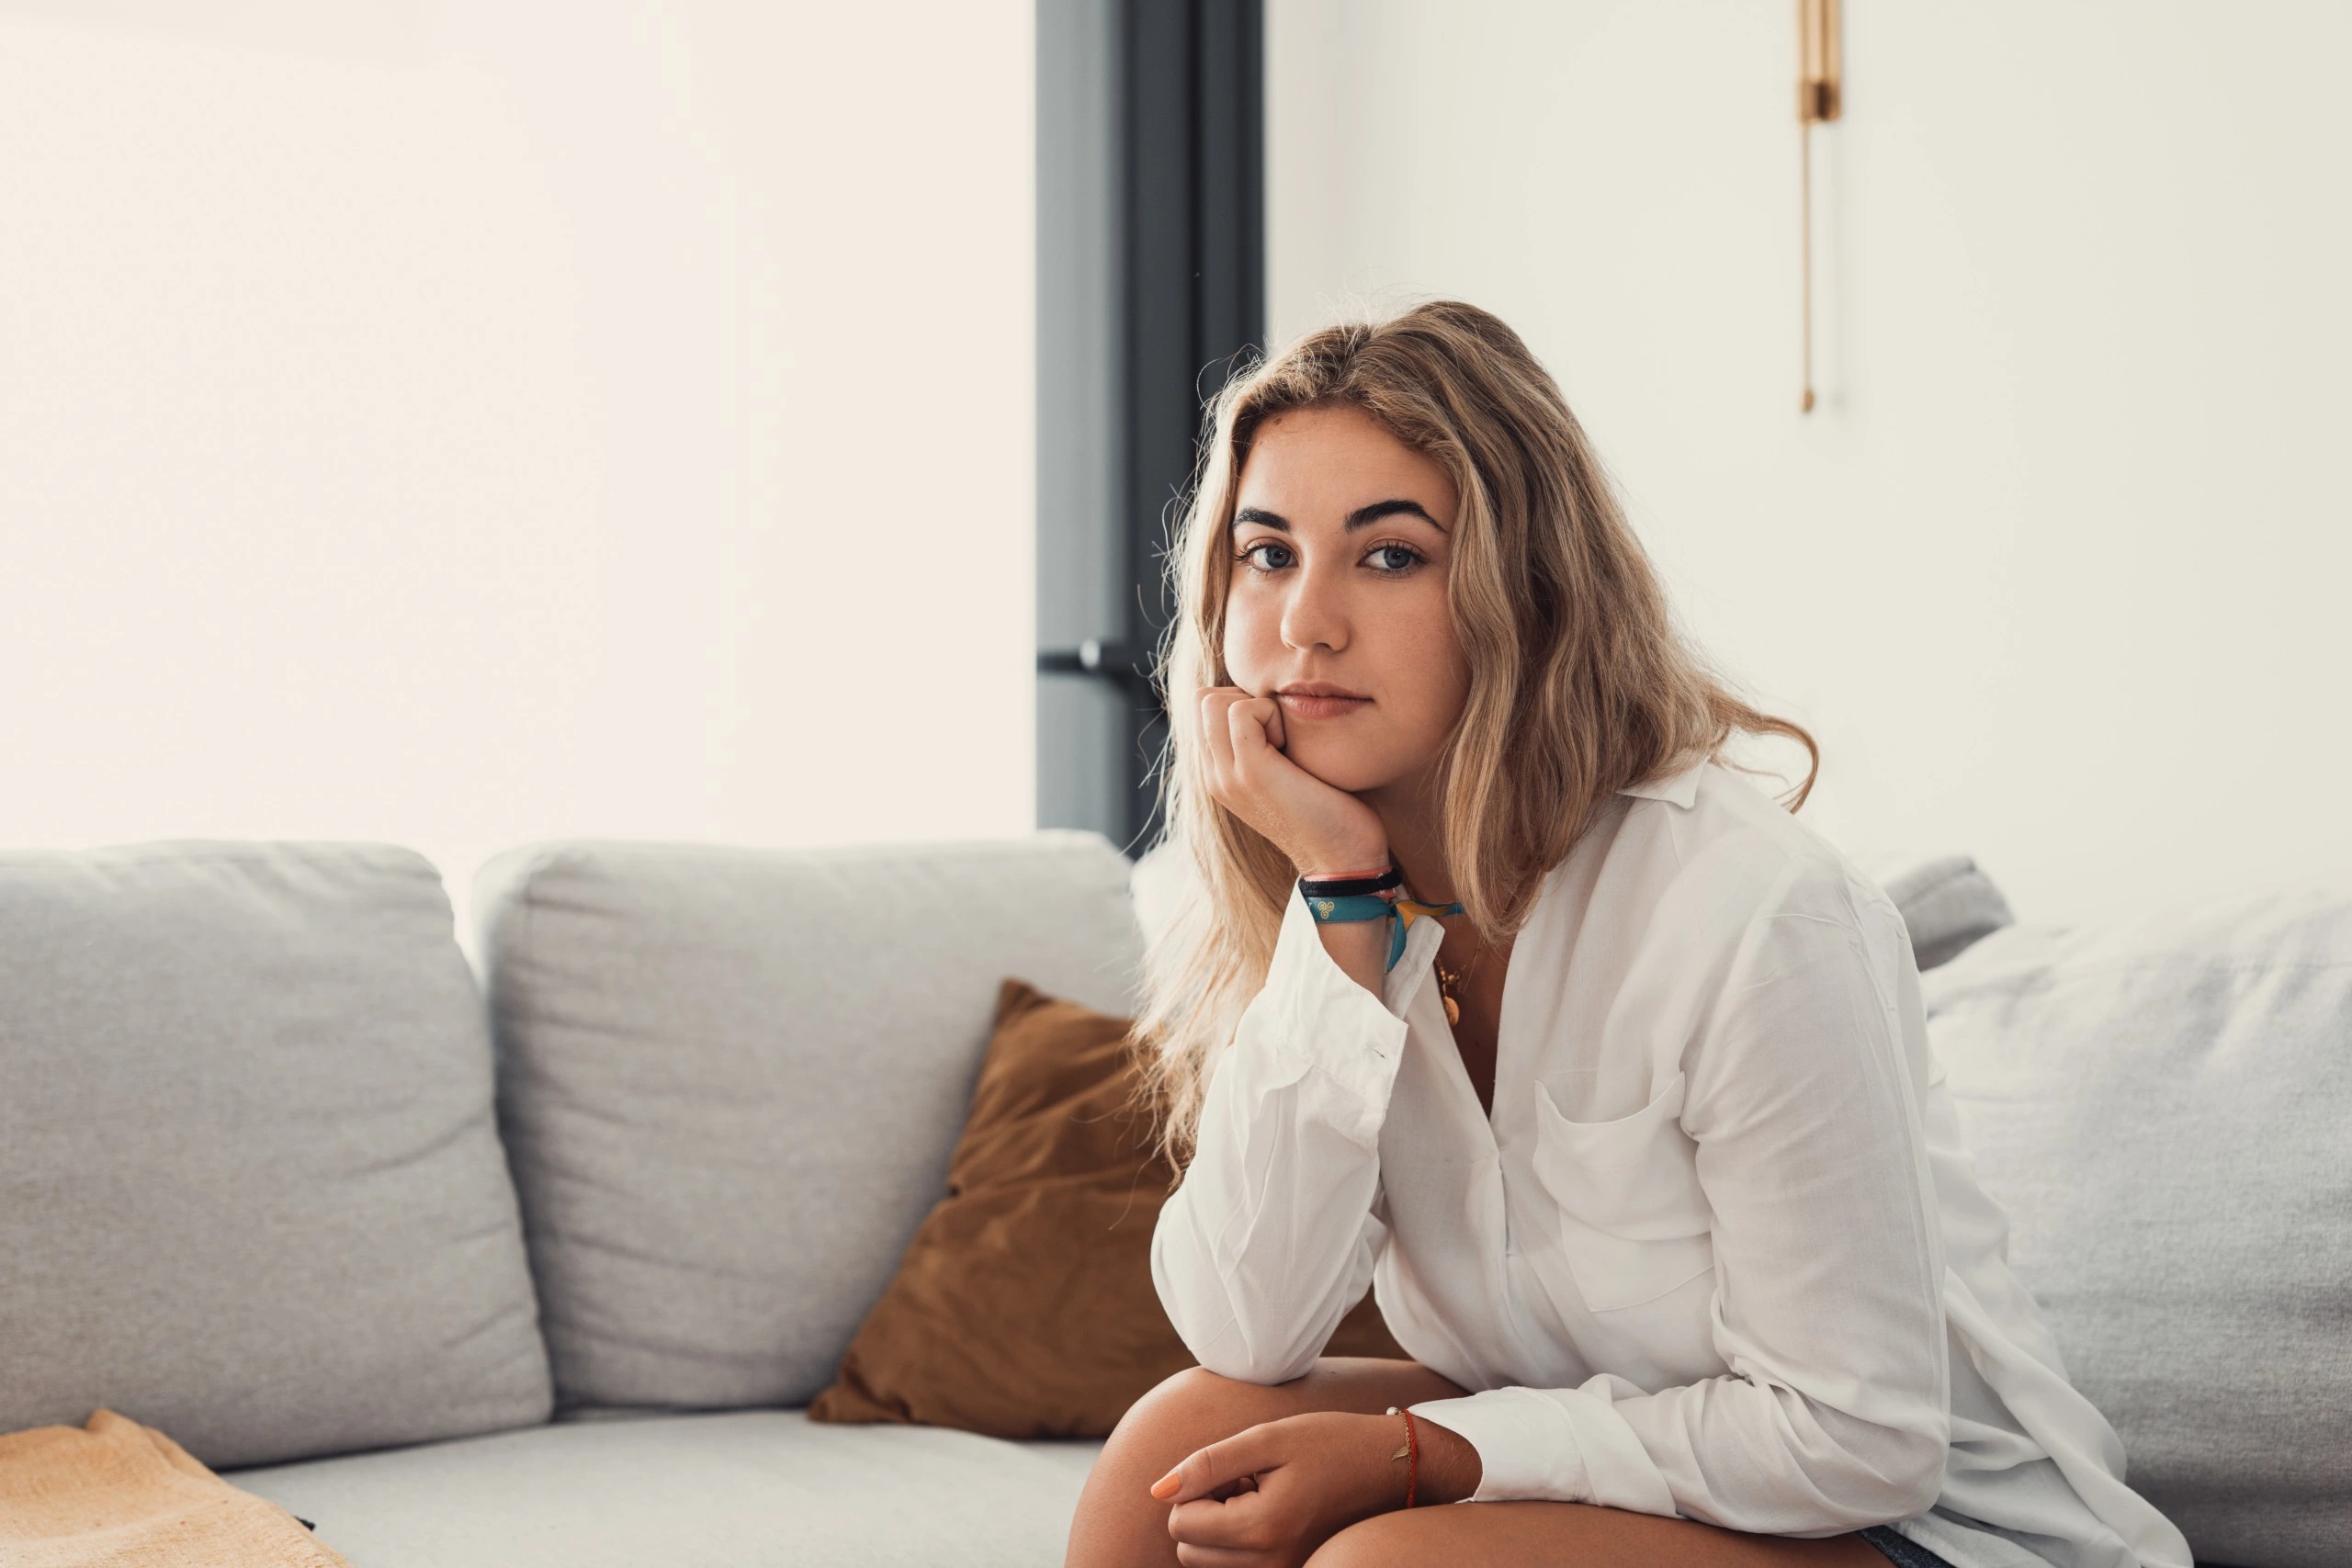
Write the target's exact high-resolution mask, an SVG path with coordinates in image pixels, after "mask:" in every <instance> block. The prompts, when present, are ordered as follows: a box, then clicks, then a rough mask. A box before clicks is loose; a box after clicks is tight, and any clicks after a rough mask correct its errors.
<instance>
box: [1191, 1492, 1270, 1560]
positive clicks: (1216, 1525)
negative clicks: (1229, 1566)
mask: <svg viewBox="0 0 2352 1568" xmlns="http://www.w3.org/2000/svg"><path fill="white" fill-rule="evenodd" d="M1168 1533H1169V1535H1170V1537H1171V1538H1173V1539H1174V1540H1175V1542H1176V1548H1177V1555H1178V1558H1179V1560H1180V1561H1181V1560H1182V1555H1183V1549H1184V1548H1185V1547H1188V1546H1190V1547H1196V1548H1199V1549H1201V1550H1202V1551H1210V1552H1215V1551H1244V1552H1263V1551H1266V1550H1267V1549H1268V1548H1270V1547H1272V1546H1273V1545H1274V1544H1275V1537H1276V1535H1277V1534H1278V1533H1280V1532H1279V1531H1278V1530H1277V1529H1276V1528H1275V1523H1274V1520H1273V1518H1272V1511H1271V1510H1270V1508H1269V1507H1268V1506H1267V1503H1266V1498H1265V1495H1264V1494H1263V1493H1260V1492H1245V1493H1243V1494H1242V1495H1240V1496H1238V1497H1236V1498H1234V1499H1233V1500H1232V1501H1230V1502H1227V1503H1219V1502H1216V1500H1214V1499H1212V1498H1207V1497H1204V1498H1201V1499H1199V1500H1197V1501H1195V1502H1191V1503H1180V1504H1178V1505H1177V1506H1175V1507H1173V1508H1170V1509H1169V1510H1168Z"/></svg>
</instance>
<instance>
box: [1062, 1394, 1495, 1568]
mask: <svg viewBox="0 0 2352 1568" xmlns="http://www.w3.org/2000/svg"><path fill="white" fill-rule="evenodd" d="M1461 1393H1463V1391H1462V1390H1461V1389H1460V1388H1457V1387H1456V1386H1454V1385H1453V1383H1451V1382H1447V1381H1446V1380H1445V1379H1443V1378H1442V1377H1440V1376H1438V1375H1437V1374H1436V1373H1435V1372H1433V1371H1430V1370H1429V1369H1428V1368H1427V1367H1424V1366H1422V1365H1421V1364H1420V1363H1419V1361H1382V1360H1374V1359H1370V1358H1368V1357H1361V1356H1326V1357H1324V1358H1323V1359H1321V1360H1319V1361H1317V1362H1316V1363H1315V1366H1314V1368H1313V1369H1312V1370H1311V1371H1308V1372H1307V1374H1306V1376H1305V1377H1301V1378H1293V1379H1292V1380H1291V1381H1290V1382H1285V1383H1274V1384H1272V1385H1268V1384H1264V1383H1254V1382H1234V1381H1233V1380H1232V1379H1230V1378H1221V1377H1219V1376H1217V1375H1216V1373H1215V1372H1212V1371H1204V1370H1203V1369H1201V1368H1199V1367H1193V1368H1191V1369H1189V1370H1187V1371H1181V1372H1178V1373H1177V1374H1176V1375H1175V1376H1174V1377H1172V1378H1170V1379H1169V1380H1168V1381H1167V1382H1163V1383H1161V1384H1160V1385H1159V1387H1158V1388H1156V1389H1153V1390H1152V1391H1151V1392H1150V1393H1147V1394H1145V1395H1144V1396H1143V1397H1142V1398H1141V1399H1139V1400H1137V1401H1136V1404H1135V1407H1134V1408H1133V1409H1131V1410H1129V1411H1128V1412H1127V1414H1126V1417H1125V1419H1124V1420H1122V1421H1121V1422H1120V1423H1119V1426H1118V1429H1117V1430H1116V1431H1114V1432H1113V1433H1112V1434H1111V1440H1110V1441H1109V1442H1107V1443H1104V1444H1103V1457H1102V1458H1100V1459H1098V1460H1096V1461H1094V1470H1093V1472H1092V1473H1091V1474H1090V1475H1088V1476H1087V1478H1086V1490H1085V1492H1084V1493H1083V1494H1081V1495H1080V1497H1079V1500H1078V1516H1077V1517H1075V1518H1074V1519H1072V1520H1071V1521H1070V1527H1069V1556H1068V1558H1066V1559H1065V1560H1064V1561H1065V1564H1066V1568H1147V1565H1156V1564H1172V1563H1174V1562H1175V1561H1176V1542H1175V1541H1174V1540H1171V1539H1170V1537H1169V1534H1168V1505H1167V1504H1165V1503H1162V1502H1160V1501H1159V1500H1158V1499H1157V1498H1155V1497H1153V1496H1152V1495H1151V1483H1153V1482H1155V1481H1157V1480H1159V1478H1160V1477H1161V1476H1163V1475H1165V1474H1167V1473H1168V1471H1169V1469H1170V1466H1172V1465H1174V1464H1175V1463H1176V1461H1179V1460H1181V1459H1182V1458H1183V1457H1184V1456H1185V1455H1187V1454H1189V1453H1191V1452H1192V1451H1193V1450H1195V1449H1199V1448H1205V1447H1206V1446H1207V1445H1209V1444H1210V1443H1214V1442H1216V1441H1217V1440H1218V1439H1219V1438H1229V1437H1231V1436H1233V1434H1234V1433H1236V1432H1238V1431H1240V1430H1242V1429H1243V1428H1244V1427H1254V1426H1256V1425H1257V1424H1258V1423H1259V1422H1261V1421H1273V1420H1279V1419H1280V1418H1281V1417H1283V1416H1298V1415H1302V1414H1304V1413H1306V1412H1307V1411H1310V1410H1348V1411H1353V1412H1355V1413H1357V1414H1359V1415H1363V1416H1377V1415H1379V1414H1380V1413H1381V1412H1382V1411H1384V1410H1385V1409H1387V1408H1388V1407H1389V1406H1390V1405H1392V1404H1394V1405H1398V1406H1400V1407H1401V1406H1403V1405H1408V1404H1418V1403H1419V1402H1420V1401H1421V1400H1424V1399H1453V1398H1457V1397H1459V1396H1460V1395H1461Z"/></svg>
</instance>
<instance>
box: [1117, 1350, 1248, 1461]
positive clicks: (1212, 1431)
mask: <svg viewBox="0 0 2352 1568" xmlns="http://www.w3.org/2000/svg"><path fill="white" fill-rule="evenodd" d="M1287 1403H1288V1402H1287V1401H1286V1400H1284V1399H1283V1397H1282V1396H1281V1395H1279V1394H1278V1393H1276V1392H1275V1390H1274V1389H1273V1388H1270V1387H1268V1386H1266V1385H1265V1384H1263V1383H1254V1382H1239V1381H1238V1380H1236V1379H1233V1378H1228V1377H1220V1376H1219V1375H1218V1374H1216V1372H1213V1371H1209V1370H1208V1369H1207V1368H1206V1367H1187V1368H1185V1369H1184V1370H1183V1371H1181V1372H1178V1373H1177V1374H1176V1375H1175V1376H1173V1377H1170V1378H1167V1379H1164V1380H1163V1381H1162V1382H1160V1383H1159V1386H1158V1387H1156V1388H1154V1389H1152V1391H1151V1392H1150V1393H1147V1394H1145V1395H1144V1396H1143V1397H1142V1398H1141V1399H1138V1400H1136V1402H1135V1404H1133V1405H1131V1406H1130V1407H1129V1408H1128V1410H1127V1413H1126V1415H1125V1416H1122V1417H1121V1418H1120V1421H1119V1425H1118V1427H1116V1428H1115V1429H1114V1431H1113V1432H1112V1433H1111V1439H1110V1442H1109V1443H1107V1444H1105V1445H1104V1448H1105V1451H1108V1450H1109V1449H1111V1448H1113V1447H1118V1448H1131V1447H1145V1448H1149V1449H1153V1450H1162V1449H1166V1448H1168V1447H1169V1446H1170V1444H1175V1445H1180V1446H1179V1448H1178V1450H1177V1451H1176V1452H1175V1454H1174V1456H1173V1459H1171V1460H1170V1462H1171V1463H1172V1462H1173V1461H1174V1459H1182V1458H1183V1457H1184V1455H1185V1454H1188V1453H1191V1452H1192V1451H1193V1450H1194V1449H1196V1448H1202V1447H1204V1446H1205V1445H1207V1444H1209V1443H1213V1442H1216V1441H1217V1440H1218V1439H1219V1438H1229V1437H1231V1436H1233V1434H1234V1433H1236V1432H1238V1431H1240V1430H1241V1429H1242V1428H1243V1427H1254V1426H1256V1425H1257V1424H1258V1423H1259V1422H1261V1421H1266V1420H1271V1419H1272V1418H1273V1417H1274V1416H1277V1415H1280V1414H1282V1413H1283V1406H1284V1405H1285V1404H1287Z"/></svg>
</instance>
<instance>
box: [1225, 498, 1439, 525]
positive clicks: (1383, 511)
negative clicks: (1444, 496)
mask: <svg viewBox="0 0 2352 1568" xmlns="http://www.w3.org/2000/svg"><path fill="white" fill-rule="evenodd" d="M1400 514H1401V515H1403V516H1407V517H1418V518H1419V519H1420V520H1421V521H1422V522H1424V523H1426V524H1428V525H1430V527H1432V528H1434V529H1436V530H1437V531H1438V532H1439V533H1441V534H1442V533H1444V532H1445V525H1444V524H1442V523H1441V522H1439V521H1438V520H1437V519H1436V518H1434V517H1432V516H1430V513H1429V508H1427V507H1425V506H1423V505H1422V504H1421V503H1420V502H1418V501H1406V500H1404V499H1402V498H1398V499H1397V500H1394V501H1375V502H1373V503H1372V504H1371V505H1370V506H1359V507H1357V508H1356V509H1355V510H1354V511H1353V512H1351V513H1348V520H1347V522H1346V523H1345V524H1343V525H1341V526H1342V527H1344V528H1345V529H1346V530H1347V532H1349V533H1351V534H1352V533H1354V532H1355V531H1356V530H1357V529H1359V528H1369V527H1371V526H1372V525H1374V523H1377V522H1379V521H1380V520H1381V519H1382V518H1384V517H1395V516H1398V515H1400ZM1244 523H1255V524H1257V525H1259V526H1261V527H1264V528H1275V529H1279V530H1281V531H1282V532H1283V533H1285V534H1287V533H1289V532H1290V520H1289V519H1288V518H1286V517H1283V516H1282V515H1280V514H1279V513H1272V512H1269V511H1267V510H1266V509H1265V508H1264V507H1262V506H1245V507H1242V508H1241V509H1240V510H1239V511H1238V512H1236V513H1234V514H1233V526H1235V527H1236V528H1238V527H1240V526H1241V525H1243V524H1244Z"/></svg>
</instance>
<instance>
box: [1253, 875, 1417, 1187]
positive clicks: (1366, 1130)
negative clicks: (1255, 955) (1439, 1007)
mask: <svg viewBox="0 0 2352 1568" xmlns="http://www.w3.org/2000/svg"><path fill="white" fill-rule="evenodd" d="M1432 923H1433V922H1432ZM1408 951H1409V950H1408ZM1398 968H1399V969H1401V968H1403V965H1402V964H1399V965H1398ZM1390 988H1391V989H1392V990H1394V989H1395V987H1393V986H1392V987H1390ZM1400 1011H1401V1008H1399V1009H1397V1010H1392V1009H1391V1008H1390V1006H1389V1005H1388V1002H1387V1001H1386V1000H1385V998H1381V997H1375V996H1374V995H1373V994H1372V993H1371V992H1370V991H1367V990H1365V989H1364V988H1363V987H1362V986H1360V985H1358V984H1357V983H1356V982H1355V981H1354V980H1353V979H1352V978H1351V977H1350V976H1349V975H1348V972H1347V971H1346V970H1344V969H1342V968H1340V965H1339V964H1337V963H1336V962H1335V961H1334V960H1333V959H1332V957H1331V954H1330V953H1329V952H1328V951H1326V950H1325V948H1324V946H1323V938H1322V935H1321V933H1320V932H1319V931H1317V929H1316V925H1315V917H1314V916H1313V915H1312V914H1310V913H1309V912H1308V910H1307V908H1306V899H1305V898H1303V897H1299V896H1298V895H1297V894H1295V893H1294V894H1293V895H1292V896H1291V897H1290V900H1289V903H1288V907H1287V908H1284V910H1283V924H1282V931H1281V934H1280V935H1279V936H1278V937H1277V938H1276V939H1275V942H1274V956H1273V960H1272V963H1271V964H1268V965H1267V968H1266V985H1265V988H1264V989H1263V990H1261V991H1260V992H1259V993H1258V996H1257V998H1256V999H1255V1000H1254V1001H1252V1002H1251V1003H1250V1007H1249V1010H1247V1011H1246V1012H1244V1013H1243V1014H1242V1017H1241V1024H1240V1027H1239V1029H1238V1030H1237V1031H1236V1033H1235V1040H1234V1043H1235V1047H1236V1048H1237V1049H1250V1048H1253V1047H1254V1048H1255V1049H1257V1050H1259V1051H1262V1052H1264V1053H1266V1054H1267V1055H1271V1056H1272V1057H1274V1058H1276V1059H1279V1060H1282V1061H1286V1062H1288V1063H1290V1064H1291V1066H1292V1067H1293V1069H1294V1070H1295V1071H1297V1072H1300V1073H1305V1072H1320V1073H1322V1074H1324V1075H1325V1076H1327V1077H1330V1078H1332V1079H1333V1080H1335V1081H1337V1082H1338V1083H1339V1084H1340V1085H1341V1086H1342V1087H1343V1088H1345V1089H1348V1090H1349V1091H1350V1093H1351V1096H1352V1097H1353V1098H1354V1099H1355V1100H1358V1101H1360V1102H1361V1103H1362V1105H1363V1107H1364V1109H1365V1111H1366V1116H1365V1118H1364V1121H1363V1125H1361V1126H1358V1127H1351V1128H1350V1129H1348V1132H1349V1135H1350V1136H1351V1138H1353V1139H1354V1140H1355V1141H1356V1142H1358V1143H1360V1144H1363V1145H1365V1146H1366V1147H1370V1146H1372V1145H1374V1144H1375V1143H1377V1142H1378V1140H1379V1134H1380V1123H1381V1122H1382V1121H1384V1120H1385V1117H1386V1113H1387V1109H1388V1092H1389V1089H1391V1087H1392V1086H1393V1085H1394V1084H1395V1083H1396V1080H1397V1063H1398V1062H1400V1061H1402V1060H1403V1059H1404V1055H1405V1021H1404V1019H1403V1018H1401V1017H1400V1016H1398V1014H1399V1012H1400Z"/></svg>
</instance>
